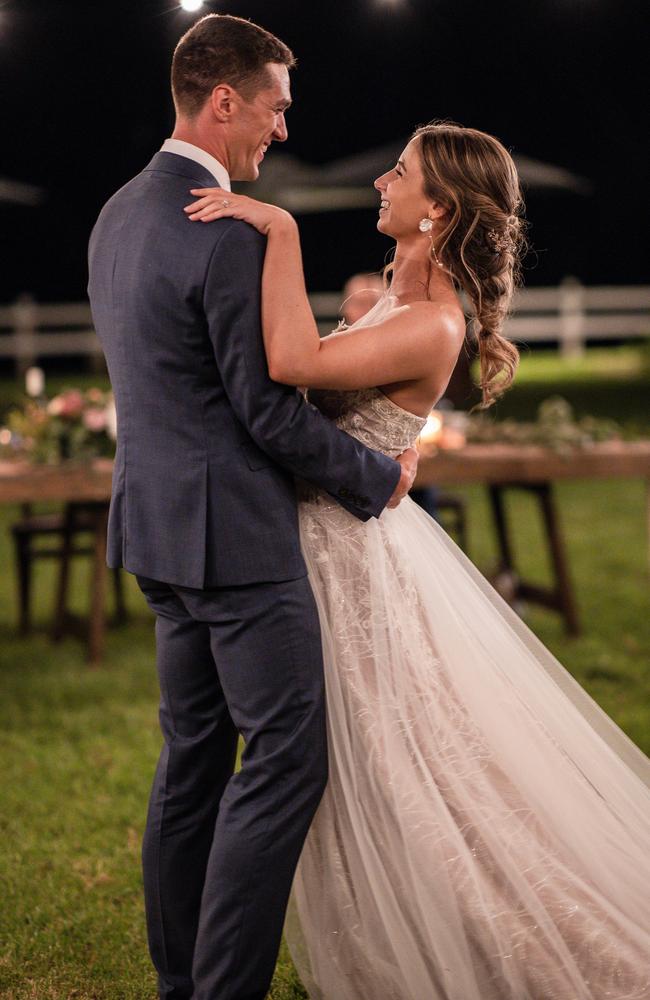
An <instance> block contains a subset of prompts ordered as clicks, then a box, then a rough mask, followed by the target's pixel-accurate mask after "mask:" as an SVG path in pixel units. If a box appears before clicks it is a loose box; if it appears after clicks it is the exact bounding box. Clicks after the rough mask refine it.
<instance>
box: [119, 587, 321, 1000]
mask: <svg viewBox="0 0 650 1000" xmlns="http://www.w3.org/2000/svg"><path fill="white" fill-rule="evenodd" d="M137 580H138V584H139V586H140V588H141V590H142V592H143V593H144V595H145V597H146V599H147V602H148V604H149V606H150V607H151V608H152V610H153V611H154V612H155V614H156V624H155V633H156V658H157V668H158V676H159V682H160V712H159V717H160V726H161V729H162V734H163V737H164V744H163V747H162V751H161V754H160V759H159V761H158V766H157V768H156V772H155V776H154V780H153V787H152V790H151V798H150V802H149V809H148V814H147V821H146V828H145V833H144V839H143V845H142V864H143V874H144V892H145V908H146V919H147V931H148V938H149V950H150V953H151V957H152V960H153V963H154V966H155V968H156V970H157V972H158V982H159V993H160V997H161V1000H163V998H164V1000H190V998H191V1000H263V998H264V997H265V996H266V994H267V991H268V989H269V986H270V983H271V979H272V977H273V970H274V968H275V962H276V959H277V954H278V949H279V946H280V939H281V934H282V927H283V922H284V916H285V911H286V906H287V901H288V897H289V892H290V889H291V883H292V880H293V875H294V871H295V868H296V865H297V863H298V858H299V856H300V851H301V849H302V845H303V842H304V839H305V836H306V834H307V830H308V828H309V825H310V823H311V820H312V818H313V815H314V812H315V811H316V808H317V806H318V803H319V801H320V799H321V796H322V794H323V791H324V788H325V784H326V781H327V740H326V728H325V695H324V679H323V663H322V648H321V638H320V627H319V622H318V614H317V610H316V606H315V602H314V597H313V594H312V591H311V587H310V585H309V581H308V579H307V577H306V576H305V577H302V578H300V579H297V580H289V581H283V582H279V583H278V582H274V583H257V584H251V585H246V586H239V587H228V588H214V589H206V590H196V589H192V588H188V587H180V586H176V585H173V584H168V583H163V582H161V581H157V580H151V579H149V578H147V577H143V576H138V577H137ZM239 734H241V735H242V737H243V739H244V742H245V749H244V752H243V754H242V761H241V769H240V770H239V771H235V761H236V754H237V743H238V736H239Z"/></svg>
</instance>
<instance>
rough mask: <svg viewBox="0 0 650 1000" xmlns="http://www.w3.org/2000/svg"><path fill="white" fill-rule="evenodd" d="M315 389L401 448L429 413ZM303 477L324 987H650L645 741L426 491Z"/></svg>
mask: <svg viewBox="0 0 650 1000" xmlns="http://www.w3.org/2000/svg"><path fill="white" fill-rule="evenodd" d="M387 306H388V307H390V296H389V297H384V298H383V299H382V300H380V302H379V303H378V305H377V306H376V307H375V309H373V310H371V313H369V314H368V315H367V317H365V318H364V321H361V322H362V323H363V322H368V321H369V320H370V319H371V318H375V319H376V318H377V315H378V313H380V312H381V310H382V309H385V308H386V307H387ZM309 399H310V401H311V402H312V403H314V404H315V405H317V406H318V407H319V409H321V410H322V411H323V412H324V413H326V414H327V415H328V416H330V417H331V418H332V419H333V420H335V421H336V423H337V424H338V426H339V427H341V428H342V429H344V430H346V431H347V432H348V433H350V434H352V435H353V436H354V437H356V438H358V439H359V440H360V441H363V442H364V444H367V445H368V446H369V447H371V448H375V449H377V450H381V451H383V452H385V453H386V454H390V455H397V454H399V453H400V452H402V451H404V449H405V448H406V447H408V445H410V444H413V442H414V441H415V439H416V438H417V435H418V433H419V432H420V430H421V428H422V426H423V424H424V422H425V421H424V418H422V417H419V416H416V415H415V414H412V413H409V412H407V411H406V410H403V409H402V408H401V407H400V406H398V405H397V404H396V403H394V402H393V401H392V400H390V399H389V398H388V397H387V396H386V395H384V394H383V393H382V392H381V391H380V390H379V389H361V390H357V391H353V392H318V393H313V392H310V393H309ZM299 495H300V504H299V512H300V528H301V540H302V548H303V553H304V555H305V559H306V562H307V566H308V571H309V577H310V581H311V584H312V588H313V591H314V595H315V597H316V602H317V605H318V610H319V616H320V621H321V629H322V638H323V651H324V665H325V681H326V691H327V711H328V748H329V768H330V771H329V773H330V778H329V783H328V786H327V788H326V791H325V794H324V796H323V799H322V800H321V804H320V806H319V809H318V811H317V813H316V816H315V818H314V821H313V823H312V826H311V828H310V831H309V833H308V835H307V839H306V841H305V845H304V849H303V852H302V855H301V858H300V862H299V864H298V868H297V870H296V875H295V879H294V883H293V889H292V893H291V899H290V904H289V910H288V913H287V921H286V926H285V933H286V937H287V941H288V944H289V948H290V951H291V954H292V957H293V959H294V961H295V963H296V966H297V968H298V972H299V974H300V976H301V978H302V980H303V983H304V984H305V986H306V988H307V990H308V992H309V996H310V997H311V998H312V1000H650V761H649V760H648V758H647V757H646V756H645V755H644V754H643V753H642V752H641V751H640V750H639V749H638V748H637V747H636V746H635V745H634V744H633V743H632V742H631V741H630V740H629V739H628V738H627V736H625V734H624V733H623V732H622V731H621V730H620V729H619V728H618V727H617V726H616V725H615V723H614V722H613V721H612V720H611V719H609V717H608V716H606V715H605V713H604V712H602V710H601V709H600V708H599V707H598V706H597V705H596V703H595V702H594V701H593V700H592V699H591V698H590V697H589V695H587V693H586V692H585V691H584V690H583V689H582V688H581V687H580V686H579V685H578V684H577V682H576V681H574V680H573V678H572V677H571V675H570V673H569V672H568V671H567V670H566V669H565V668H564V667H563V666H562V665H561V664H560V663H559V662H558V661H557V660H556V659H555V657H554V656H553V655H552V654H551V652H550V651H549V650H548V649H546V647H545V646H544V645H543V644H542V643H541V642H540V641H539V640H538V639H537V638H536V637H535V635H534V634H533V633H532V632H531V630H530V629H528V627H527V626H526V625H525V624H524V623H523V621H521V619H519V618H518V616H517V615H516V614H515V613H514V612H513V611H512V609H511V608H510V607H509V606H508V605H507V604H506V603H505V602H504V601H503V600H502V599H501V597H500V596H499V595H498V594H497V593H496V591H494V589H493V588H492V587H491V586H490V584H489V583H488V582H487V580H485V578H484V577H483V576H482V574H481V573H480V572H479V571H478V570H477V569H476V567H474V565H473V564H472V563H471V561H470V560H469V559H468V558H467V556H465V554H464V553H463V552H462V551H461V550H460V549H459V548H458V547H457V546H456V545H455V543H454V542H453V541H452V540H451V539H450V538H449V537H448V536H447V535H446V533H445V532H444V531H443V529H442V528H441V527H440V526H439V525H438V524H437V523H436V522H435V521H433V520H432V519H431V518H430V517H429V516H428V515H427V514H426V513H425V512H424V511H422V510H421V509H420V508H419V507H418V506H417V505H416V504H415V503H414V502H413V501H412V500H411V499H410V498H407V499H406V500H404V501H402V503H401V504H400V505H399V507H398V508H396V509H395V510H388V509H386V510H384V512H383V513H382V514H381V516H380V517H379V518H373V519H371V520H370V521H367V522H361V521H359V520H358V519H357V518H355V517H354V516H353V515H351V514H349V513H348V512H347V511H346V510H344V509H343V508H342V507H340V506H339V505H338V504H337V503H336V502H335V501H334V500H333V498H332V497H330V496H328V495H327V494H324V493H321V492H319V491H318V490H314V489H313V488H311V487H309V486H306V485H304V484H300V487H299Z"/></svg>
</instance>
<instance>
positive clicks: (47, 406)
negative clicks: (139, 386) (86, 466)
mask: <svg viewBox="0 0 650 1000" xmlns="http://www.w3.org/2000/svg"><path fill="white" fill-rule="evenodd" d="M115 438H116V420H115V403H114V401H113V395H112V393H111V392H104V391H103V390H102V389H98V388H91V389H86V390H85V391H83V392H82V391H81V390H80V389H64V390H63V392H61V393H60V394H59V395H57V396H54V397H53V398H52V399H50V400H47V399H45V398H44V397H41V398H40V399H38V400H35V399H28V400H27V401H26V402H25V404H24V406H23V407H22V408H15V409H14V410H12V411H11V412H10V413H9V416H8V418H7V424H6V426H5V427H2V428H0V455H2V456H3V457H5V458H8V457H13V458H26V459H29V461H31V462H38V463H47V464H56V463H58V462H62V461H65V460H67V459H74V460H77V461H88V460H89V459H92V458H97V457H100V456H106V457H109V458H110V457H112V456H113V455H114V453H115Z"/></svg>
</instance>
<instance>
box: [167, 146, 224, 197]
mask: <svg viewBox="0 0 650 1000" xmlns="http://www.w3.org/2000/svg"><path fill="white" fill-rule="evenodd" d="M160 152H161V153H176V154H177V155H178V156H185V157H186V158H187V159H188V160H194V161H195V162H196V163H200V164H201V166H202V167H205V169H206V170H208V171H209V172H210V173H211V174H212V176H213V177H214V178H215V180H217V181H218V182H219V185H220V187H222V188H224V190H226V191H230V176H229V174H228V171H227V170H226V168H225V167H224V165H223V163H219V160H217V158H216V157H215V156H212V154H211V153H208V152H206V150H205V149H201V148H200V146H195V145H194V144H193V143H191V142H184V140H183V139H165V141H164V142H163V144H162V146H161V147H160Z"/></svg>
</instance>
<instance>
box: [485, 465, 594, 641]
mask: <svg viewBox="0 0 650 1000" xmlns="http://www.w3.org/2000/svg"><path fill="white" fill-rule="evenodd" d="M508 489H521V490H528V491H529V492H532V493H533V494H534V495H535V496H536V498H537V500H538V503H539V505H540V513H541V515H542V520H543V524H544V528H545V534H546V539H547V543H548V547H549V555H550V559H551V565H552V567H553V576H554V582H553V586H552V587H545V586H541V585H540V584H536V583H529V582H528V581H526V580H522V579H521V577H520V576H519V574H518V573H517V570H516V567H515V560H514V553H513V549H512V545H511V543H510V535H509V531H508V523H507V518H506V508H505V504H504V493H505V491H506V490H508ZM490 500H491V505H492V514H493V517H494V524H495V528H496V532H497V539H498V542H499V555H500V560H501V561H500V567H499V571H498V573H497V575H496V577H495V579H494V580H493V581H492V582H493V585H495V586H497V589H498V590H499V593H501V596H502V597H504V598H505V599H506V600H507V601H508V603H510V604H515V603H516V601H517V600H518V599H520V598H523V599H525V600H529V601H532V602H533V603H535V604H541V605H542V607H546V608H551V609H552V610H554V611H559V612H560V614H561V615H562V617H563V618H564V621H565V623H566V629H567V632H568V633H569V634H570V635H579V634H580V631H581V628H580V623H579V620H578V611H577V607H576V602H575V598H574V595H573V587H572V585H571V579H570V575H569V568H568V562H567V559H566V553H565V548H564V541H563V539H562V534H561V531H560V523H559V519H558V516H557V511H556V509H555V503H554V500H553V495H552V483H550V482H541V483H527V482H510V483H491V484H490ZM497 584H498V585H497Z"/></svg>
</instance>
